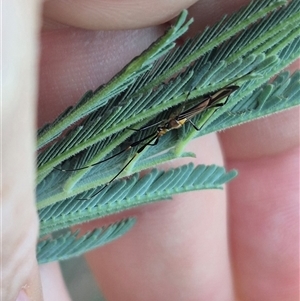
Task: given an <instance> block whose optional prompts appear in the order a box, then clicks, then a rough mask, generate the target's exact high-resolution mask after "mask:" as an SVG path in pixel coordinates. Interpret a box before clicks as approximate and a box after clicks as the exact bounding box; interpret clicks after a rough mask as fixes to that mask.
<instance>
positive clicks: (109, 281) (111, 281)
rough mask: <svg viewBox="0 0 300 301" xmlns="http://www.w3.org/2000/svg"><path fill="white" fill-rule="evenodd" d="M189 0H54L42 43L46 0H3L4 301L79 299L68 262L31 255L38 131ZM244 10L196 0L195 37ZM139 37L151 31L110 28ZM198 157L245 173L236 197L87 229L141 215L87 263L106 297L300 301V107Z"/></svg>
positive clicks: (214, 194) (183, 199) (200, 149)
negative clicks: (68, 279)
mask: <svg viewBox="0 0 300 301" xmlns="http://www.w3.org/2000/svg"><path fill="white" fill-rule="evenodd" d="M190 4H192V3H191V2H188V1H183V0H182V1H179V0H177V1H156V2H155V1H152V2H151V5H149V1H148V2H146V1H145V2H141V1H122V6H121V4H120V1H106V2H102V1H92V0H89V1H86V0H77V1H73V2H72V4H70V2H69V1H58V0H54V1H45V5H44V11H43V16H44V23H43V26H44V30H43V31H42V34H41V36H39V34H38V31H39V28H40V26H41V24H40V23H39V20H40V18H41V15H42V11H41V10H39V2H38V1H33V0H28V1H26V3H25V2H24V1H21V0H15V1H6V2H5V3H4V5H3V116H2V132H1V144H2V150H1V151H2V157H3V166H2V168H3V175H4V176H3V183H2V187H1V194H2V204H1V212H2V225H3V227H2V239H3V242H4V243H3V244H2V250H1V255H2V288H1V289H2V293H3V300H7V301H10V300H13V301H14V300H16V297H17V295H18V294H19V292H20V290H21V288H22V291H23V293H25V294H27V295H28V296H29V297H30V298H31V299H29V300H42V293H43V298H44V300H62V301H64V300H70V297H69V296H68V293H67V291H66V289H65V287H64V284H63V281H62V278H61V276H60V271H59V268H58V265H57V264H55V263H54V264H48V265H43V266H41V267H38V265H37V263H36V260H35V255H36V254H35V243H36V239H37V233H38V222H37V216H36V213H35V210H36V209H35V203H34V202H35V200H34V188H35V183H34V182H35V171H34V170H35V157H34V156H35V133H36V124H35V123H36V122H37V123H38V124H39V126H40V125H42V124H43V123H45V122H48V121H51V120H53V119H54V118H55V116H56V115H57V114H58V113H59V112H60V111H62V110H63V109H64V108H65V107H67V106H68V105H70V104H73V103H75V102H76V101H77V100H78V99H79V98H80V96H81V95H82V94H83V93H84V92H85V91H86V90H88V89H94V88H96V87H97V86H98V85H100V84H102V83H104V82H106V81H107V80H109V79H110V77H111V76H113V75H114V73H115V72H117V71H119V70H120V69H121V68H122V66H124V65H125V64H126V63H127V62H128V61H129V60H130V59H131V58H132V57H134V56H135V55H138V54H139V53H140V52H142V51H143V50H144V49H145V48H146V47H147V46H148V45H149V44H150V43H151V42H152V41H153V40H155V39H156V38H157V37H158V36H159V35H160V34H161V33H162V32H163V30H164V29H165V28H166V25H164V24H163V23H164V22H166V21H168V20H170V19H171V18H172V17H174V16H175V15H176V14H177V13H178V12H179V11H180V10H181V9H183V8H186V7H187V6H188V5H190ZM245 4H247V1H246V0H243V1H242V0H241V1H237V0H236V1H223V2H222V1H199V2H198V3H197V4H196V5H194V6H193V8H192V10H191V14H192V15H193V16H194V17H195V19H196V20H195V23H194V24H193V26H192V32H193V33H195V32H197V31H199V30H202V29H203V28H204V27H205V26H206V25H207V24H210V25H211V24H213V23H214V22H215V21H217V20H218V19H219V18H220V17H221V16H222V15H223V14H224V13H230V12H232V11H235V10H237V9H238V8H239V7H241V6H243V5H245ZM77 5H78V6H77ZM77 7H78V9H77ZM57 22H60V23H62V24H67V25H72V26H76V27H79V28H84V29H88V30H82V29H78V28H72V27H68V28H66V26H63V25H61V24H58V23H57ZM159 24H163V25H159ZM149 26H151V27H150V28H144V27H149ZM131 28H144V29H140V30H134V31H130V30H128V31H121V32H118V31H115V32H104V33H103V32H101V30H103V29H105V30H106V29H131ZM90 29H93V30H99V31H100V32H95V31H90ZM39 39H40V40H41V54H40V55H41V60H40V67H39V52H38V43H39ZM39 68H40V70H39ZM291 68H294V69H295V68H299V66H297V64H294V65H293V66H292V67H291ZM38 89H39V92H37V91H38ZM37 108H38V109H37ZM188 150H189V151H194V152H195V153H196V154H197V159H195V160H194V162H195V163H198V164H213V163H215V164H218V165H225V166H226V167H227V169H231V168H236V169H238V171H239V176H238V178H236V179H235V180H234V181H232V183H230V184H229V185H228V187H227V194H226V191H200V192H193V193H188V194H182V195H177V196H175V197H174V200H173V201H172V202H160V203H156V204H152V205H148V206H143V207H140V208H136V209H134V210H130V211H128V212H125V213H122V214H118V215H115V216H112V217H108V218H105V219H103V220H99V221H94V222H92V223H90V224H86V225H84V229H91V228H92V227H95V226H100V225H103V224H107V223H108V222H112V221H116V220H118V219H119V218H120V217H125V216H132V215H134V216H136V217H137V218H138V222H137V224H136V225H135V226H134V228H133V229H132V230H131V231H130V232H129V233H127V234H126V235H125V236H124V237H122V238H120V239H119V240H117V241H115V242H113V243H111V244H109V245H107V246H104V247H102V248H99V249H97V250H95V251H93V252H90V253H89V254H88V255H86V258H87V261H88V263H89V265H90V267H91V271H92V272H93V273H94V275H95V279H96V281H97V282H98V283H99V286H100V287H101V290H102V292H103V293H104V294H105V296H106V298H107V300H114V301H118V300H131V301H134V300H143V301H144V300H146V301H147V300H158V301H159V300H189V301H193V300H195V301H202V300H211V301H214V300H218V301H219V300H220V301H227V300H228V301H229V300H230V301H232V300H235V301H252V300H255V301H266V300H272V301H277V300H278V301H279V300H280V301H282V300H287V301H294V300H295V301H296V300H298V299H299V250H298V244H299V239H298V236H299V110H298V109H297V108H296V109H292V110H289V111H286V112H283V113H280V114H276V115H273V116H271V117H268V118H264V119H261V120H257V121H254V122H251V123H248V124H245V125H242V126H239V127H236V128H233V129H230V130H227V131H225V132H223V133H221V134H219V135H216V134H211V135H207V136H206V137H203V138H201V139H198V140H195V141H193V142H192V143H191V144H190V146H189V147H188ZM185 162H187V161H186V160H182V161H180V160H177V161H175V162H173V163H171V164H168V166H177V165H181V164H183V163H185ZM41 283H42V285H41Z"/></svg>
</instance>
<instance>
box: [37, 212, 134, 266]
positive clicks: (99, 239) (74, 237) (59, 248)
mask: <svg viewBox="0 0 300 301" xmlns="http://www.w3.org/2000/svg"><path fill="white" fill-rule="evenodd" d="M134 224H135V219H134V218H127V219H123V220H121V221H119V222H116V223H114V224H110V225H108V226H105V227H101V228H97V229H94V230H93V231H91V232H88V233H86V234H84V235H83V236H78V235H79V231H75V232H73V233H72V232H70V231H68V232H67V233H65V234H63V235H60V236H59V237H57V238H47V239H45V240H42V241H40V242H39V243H38V245H37V259H38V262H39V264H42V263H47V262H52V261H58V260H65V259H69V258H71V257H74V256H80V255H82V254H83V253H85V252H87V251H91V250H93V249H95V248H97V247H99V246H102V245H105V244H107V243H109V242H111V241H113V240H115V239H117V238H119V237H121V236H122V235H124V234H125V233H126V232H127V231H129V230H130V229H131V228H132V227H133V225H134Z"/></svg>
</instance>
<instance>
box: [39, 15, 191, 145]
mask: <svg viewBox="0 0 300 301" xmlns="http://www.w3.org/2000/svg"><path fill="white" fill-rule="evenodd" d="M186 17H187V11H186V10H185V11H183V12H182V13H181V15H180V16H179V17H178V19H177V22H176V24H175V25H174V26H172V27H171V28H170V29H169V30H168V31H167V32H166V34H165V35H164V36H162V37H161V38H159V39H158V40H157V41H156V42H155V43H153V44H152V45H151V46H150V47H149V48H148V49H147V50H145V51H144V52H143V53H142V54H141V55H140V56H138V57H136V58H135V59H133V60H132V61H131V63H129V64H128V65H127V66H125V68H123V70H122V71H121V72H119V73H118V74H117V75H116V76H115V77H114V78H113V79H112V80H111V81H110V82H109V83H108V84H106V85H103V86H101V87H99V88H98V89H97V90H96V91H95V92H94V93H93V95H90V94H89V97H83V99H82V101H81V102H79V103H78V104H77V105H76V106H74V107H73V108H72V109H68V113H67V114H66V113H63V114H62V115H63V117H60V119H59V120H58V121H54V123H53V124H52V125H48V127H47V128H46V129H44V130H43V131H41V132H40V135H39V136H38V141H37V147H38V149H40V148H41V147H43V146H44V145H46V144H47V143H49V142H51V141H52V140H53V139H55V138H56V137H58V135H60V134H61V133H62V132H63V131H64V130H65V129H66V128H67V127H69V126H70V125H72V124H74V123H75V122H76V121H78V120H80V119H82V118H83V117H85V116H87V115H88V114H90V113H92V112H93V111H95V110H96V109H98V108H99V107H101V106H103V105H105V103H106V102H107V101H108V100H109V99H111V98H112V97H114V96H115V95H117V94H119V93H121V92H122V91H123V90H125V89H126V88H127V87H128V86H130V85H131V84H133V83H134V82H135V80H136V79H137V77H139V76H141V74H143V73H144V72H146V71H147V70H149V69H150V68H151V67H152V65H153V63H154V62H155V61H156V60H158V59H159V58H160V57H161V56H163V55H164V54H166V52H168V51H169V50H170V49H172V48H173V47H174V46H175V43H174V41H175V40H176V39H178V37H179V36H181V35H182V34H184V33H185V32H186V31H187V29H188V27H189V25H190V23H191V22H192V20H189V21H188V22H186Z"/></svg>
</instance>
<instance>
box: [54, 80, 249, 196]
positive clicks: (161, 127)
mask: <svg viewBox="0 0 300 301" xmlns="http://www.w3.org/2000/svg"><path fill="white" fill-rule="evenodd" d="M242 77H244V76H242ZM240 78H241V77H240ZM240 78H239V79H240ZM239 88H240V86H238V85H233V84H232V83H231V84H229V85H227V86H226V87H224V88H222V89H220V90H218V91H216V92H215V93H213V94H209V95H206V96H204V97H202V98H201V99H200V100H199V102H198V103H196V104H195V105H194V106H192V107H190V108H189V109H187V110H184V111H182V112H181V113H179V114H175V113H173V114H171V115H170V118H169V119H168V120H166V121H162V122H157V123H154V124H151V125H148V126H145V127H143V128H141V129H138V130H136V129H132V130H134V131H142V130H145V129H148V128H150V127H153V126H156V125H157V128H156V131H155V132H154V133H152V134H150V135H148V136H146V137H144V138H142V139H140V140H138V141H135V142H133V143H132V144H130V145H129V146H128V147H127V148H125V149H123V150H121V151H120V152H118V153H116V154H114V155H113V156H111V157H109V158H106V159H104V160H101V161H99V162H96V163H94V164H91V165H88V166H84V167H79V168H76V169H60V168H55V169H58V170H60V171H78V170H82V169H86V168H90V167H92V166H95V165H98V164H100V163H103V162H105V161H107V160H110V159H112V158H114V157H116V156H118V155H120V154H121V153H123V152H125V151H128V150H130V149H132V148H134V147H136V146H139V145H141V144H142V145H141V146H140V147H139V148H138V149H137V151H136V152H135V154H134V155H133V156H132V157H131V159H130V160H129V161H128V162H127V163H126V164H125V165H124V166H123V167H122V169H121V170H120V171H119V172H118V173H117V174H116V175H115V176H114V177H113V178H112V179H111V180H110V181H109V182H107V183H106V184H105V185H104V186H103V187H102V188H101V189H100V190H98V191H97V192H95V193H94V194H93V195H91V196H90V197H89V198H88V199H91V198H93V197H94V196H96V195H97V194H99V193H100V192H101V191H102V190H103V189H105V187H107V186H108V185H110V184H111V183H112V182H113V181H114V180H115V179H117V178H118V177H119V175H120V174H121V173H122V172H123V171H124V170H125V169H126V168H127V167H128V166H129V164H130V163H131V162H132V161H133V160H134V158H136V157H137V156H138V155H139V154H140V153H141V152H143V150H144V149H145V148H146V147H147V146H154V145H157V143H158V142H159V140H160V138H161V137H162V136H163V135H165V134H166V133H167V132H169V131H171V130H174V129H179V128H181V127H182V126H183V125H184V124H185V123H186V122H189V123H190V124H191V125H192V126H193V127H194V129H195V130H197V131H199V130H200V129H201V128H198V127H197V126H196V125H195V124H194V123H193V122H192V120H191V119H192V118H193V117H195V116H196V115H198V114H200V113H201V112H203V111H205V110H207V109H210V108H218V107H222V106H223V105H225V104H226V103H227V100H228V98H229V96H230V95H231V94H232V93H233V92H234V91H236V90H238V89H239ZM189 94H190V91H189V93H188V94H187V97H186V99H188V96H189ZM224 98H226V100H225V101H224V102H221V100H223V99H224ZM145 141H146V142H145ZM143 142H145V143H143ZM88 199H79V200H88Z"/></svg>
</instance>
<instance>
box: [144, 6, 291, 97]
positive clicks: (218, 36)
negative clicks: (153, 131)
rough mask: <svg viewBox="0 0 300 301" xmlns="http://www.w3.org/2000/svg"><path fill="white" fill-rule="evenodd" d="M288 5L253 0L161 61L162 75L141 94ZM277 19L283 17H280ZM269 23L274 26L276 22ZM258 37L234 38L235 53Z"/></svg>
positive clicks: (227, 55) (226, 53) (227, 54)
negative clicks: (235, 43)
mask: <svg viewBox="0 0 300 301" xmlns="http://www.w3.org/2000/svg"><path fill="white" fill-rule="evenodd" d="M286 3H287V2H286V1H272V0H268V1H253V2H251V3H250V4H249V5H248V6H247V7H245V8H242V9H241V10H240V11H238V12H237V13H234V14H232V15H231V16H230V17H227V16H225V17H224V18H223V19H222V20H221V21H220V22H218V23H217V24H216V25H214V26H213V27H211V28H209V27H207V28H206V29H205V31H204V32H203V33H201V34H199V35H198V36H196V37H195V38H193V39H189V40H187V41H186V42H185V43H184V45H183V46H182V47H178V48H177V49H176V50H175V51H174V52H171V53H170V54H168V56H167V57H166V59H165V60H163V61H162V62H158V64H160V67H159V69H160V70H161V74H156V77H155V78H154V79H153V80H152V81H148V83H147V84H146V85H145V86H144V88H143V89H142V90H141V91H139V93H145V92H146V91H148V90H149V89H153V88H155V87H157V86H158V85H160V84H161V83H162V82H164V81H166V80H168V79H169V78H171V77H172V76H174V74H177V73H178V72H180V71H182V69H183V68H185V67H186V66H189V65H190V64H191V63H192V62H194V61H196V60H198V59H199V58H201V57H202V56H204V55H205V54H206V53H209V52H212V51H213V49H215V47H217V46H219V45H221V44H222V43H224V42H226V41H227V40H228V39H229V38H231V37H234V35H236V34H237V33H238V32H240V31H242V30H244V29H246V28H247V27H248V26H249V25H251V24H253V23H255V22H257V21H258V20H259V19H261V18H263V17H265V16H266V15H267V14H269V13H270V12H271V11H274V10H276V9H277V8H278V7H280V6H282V5H284V4H286ZM292 13H294V12H293V11H290V10H289V11H288V13H286V14H287V15H289V14H292ZM286 18H287V17H286ZM277 19H279V18H278V17H277ZM282 19H284V17H282ZM280 20H281V19H279V20H277V22H280ZM267 22H270V23H272V21H267ZM264 26H265V25H264V24H262V25H261V27H264ZM255 38H256V37H253V38H252V39H248V38H247V40H246V42H243V41H240V40H239V39H238V38H237V37H234V39H233V41H239V42H238V43H237V45H236V46H235V47H234V48H232V49H231V53H234V51H237V50H239V47H242V46H244V47H245V44H246V43H247V45H248V47H249V45H251V44H252V42H253V40H255ZM226 43H227V42H226ZM226 43H224V44H226ZM249 51H250V49H249V48H248V50H247V51H246V52H244V53H243V54H241V55H240V56H238V57H241V56H242V55H245V54H247V53H249ZM221 52H222V51H221ZM223 53H224V54H225V56H226V58H227V57H229V53H228V52H227V51H223ZM214 54H215V53H214ZM225 56H224V57H225ZM222 59H224V58H221V59H219V60H218V61H220V60H222ZM236 59H237V57H235V58H231V59H230V61H229V63H230V62H232V61H234V60H236ZM164 64H165V66H164Z"/></svg>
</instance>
